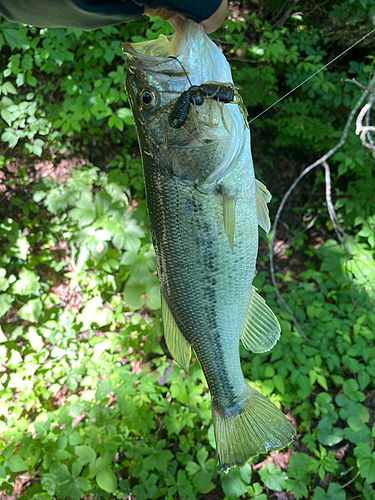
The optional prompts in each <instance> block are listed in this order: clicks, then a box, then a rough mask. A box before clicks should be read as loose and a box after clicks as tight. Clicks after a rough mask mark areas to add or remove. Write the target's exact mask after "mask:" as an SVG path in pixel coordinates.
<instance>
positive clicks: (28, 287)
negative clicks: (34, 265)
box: [12, 267, 40, 295]
mask: <svg viewBox="0 0 375 500" xmlns="http://www.w3.org/2000/svg"><path fill="white" fill-rule="evenodd" d="M38 281H39V277H38V276H37V275H36V273H34V272H33V271H29V270H28V269H26V268H25V267H24V268H23V269H21V271H20V273H19V277H18V280H17V281H16V282H15V283H14V284H13V285H12V292H13V293H15V294H18V295H28V294H29V293H33V292H37V291H38V290H39V289H40V284H39V283H38Z"/></svg>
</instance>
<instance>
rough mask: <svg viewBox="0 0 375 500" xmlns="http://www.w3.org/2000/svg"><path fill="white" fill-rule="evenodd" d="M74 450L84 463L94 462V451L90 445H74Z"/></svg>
mask: <svg viewBox="0 0 375 500" xmlns="http://www.w3.org/2000/svg"><path fill="white" fill-rule="evenodd" d="M74 452H75V454H76V455H77V457H79V459H80V460H81V461H82V462H83V463H84V464H87V463H94V462H95V460H96V452H95V450H94V448H92V447H91V446H87V445H82V446H76V447H75V448H74Z"/></svg>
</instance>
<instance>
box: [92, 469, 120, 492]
mask: <svg viewBox="0 0 375 500" xmlns="http://www.w3.org/2000/svg"><path fill="white" fill-rule="evenodd" d="M96 482H97V483H98V486H99V488H101V489H102V490H104V491H106V492H107V493H114V492H115V491H116V488H117V478H116V475H115V473H114V472H113V470H111V469H102V470H100V471H99V472H98V474H97V475H96Z"/></svg>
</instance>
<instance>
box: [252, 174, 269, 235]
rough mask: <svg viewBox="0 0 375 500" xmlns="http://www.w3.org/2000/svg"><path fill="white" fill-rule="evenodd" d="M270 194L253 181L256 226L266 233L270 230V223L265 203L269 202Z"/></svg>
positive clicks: (263, 186)
mask: <svg viewBox="0 0 375 500" xmlns="http://www.w3.org/2000/svg"><path fill="white" fill-rule="evenodd" d="M271 198H272V196H271V193H270V192H269V191H268V189H267V188H266V186H265V185H264V184H262V183H261V182H260V181H258V180H256V181H255V207H256V211H257V217H258V224H259V225H260V227H261V228H263V229H264V230H265V231H266V233H268V232H269V230H270V229H271V221H270V216H269V212H268V207H267V203H269V202H270V201H271Z"/></svg>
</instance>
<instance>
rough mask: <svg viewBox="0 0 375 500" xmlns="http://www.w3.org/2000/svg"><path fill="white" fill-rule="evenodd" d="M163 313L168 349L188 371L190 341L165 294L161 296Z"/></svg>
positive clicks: (176, 360)
mask: <svg viewBox="0 0 375 500" xmlns="http://www.w3.org/2000/svg"><path fill="white" fill-rule="evenodd" d="M161 314H162V317H163V325H164V337H165V342H166V344H167V347H168V350H169V352H170V353H171V355H172V358H173V359H174V360H175V362H176V363H177V364H178V365H180V366H181V368H183V369H184V370H185V371H186V372H188V371H189V362H190V355H191V347H190V343H189V342H188V341H187V340H186V339H185V337H184V336H183V335H182V333H181V332H180V330H179V328H178V326H177V325H176V322H175V320H174V319H173V316H172V313H171V311H170V310H169V307H168V304H167V301H166V300H165V298H164V297H163V294H162V296H161Z"/></svg>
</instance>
